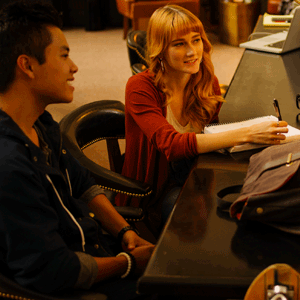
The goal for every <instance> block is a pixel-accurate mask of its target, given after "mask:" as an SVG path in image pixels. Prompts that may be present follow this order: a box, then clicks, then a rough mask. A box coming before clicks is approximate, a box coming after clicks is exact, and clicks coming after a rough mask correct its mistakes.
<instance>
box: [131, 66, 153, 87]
mask: <svg viewBox="0 0 300 300" xmlns="http://www.w3.org/2000/svg"><path fill="white" fill-rule="evenodd" d="M153 80H154V77H153V75H152V74H151V73H150V72H149V70H146V71H143V72H141V73H138V74H136V75H133V76H131V77H130V78H129V79H128V82H127V86H130V85H132V84H134V85H135V86H136V85H137V84H138V85H145V86H154V83H153Z"/></svg>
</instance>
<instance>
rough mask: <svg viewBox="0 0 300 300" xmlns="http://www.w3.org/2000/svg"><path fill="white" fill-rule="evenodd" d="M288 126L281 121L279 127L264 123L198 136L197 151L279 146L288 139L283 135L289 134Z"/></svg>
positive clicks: (275, 124) (275, 123)
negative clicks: (256, 145)
mask: <svg viewBox="0 0 300 300" xmlns="http://www.w3.org/2000/svg"><path fill="white" fill-rule="evenodd" d="M287 125H288V124H287V122H285V121H280V122H279V126H277V122H263V123H260V124H255V125H252V126H250V127H245V128H239V129H235V130H230V131H226V132H220V133H214V134H197V135H196V139H197V151H198V153H199V154H200V153H206V152H211V151H215V150H218V149H222V148H229V147H233V146H235V145H240V144H244V143H256V144H268V145H278V144H280V141H282V140H285V138H286V137H285V135H284V134H283V133H287V132H288V128H287V127H286V126H287Z"/></svg>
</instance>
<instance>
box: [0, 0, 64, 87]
mask: <svg viewBox="0 0 300 300" xmlns="http://www.w3.org/2000/svg"><path fill="white" fill-rule="evenodd" d="M47 26H56V27H59V28H61V27H62V21H61V18H60V16H59V14H58V12H57V11H56V10H55V8H54V7H53V6H52V5H51V4H50V3H49V2H46V1H42V0H40V1H33V0H30V1H28V0H27V1H24V0H17V1H14V2H12V3H10V4H8V5H7V6H5V7H4V8H3V9H2V10H1V11H0V93H4V92H6V91H7V90H8V89H9V87H10V85H11V84H12V82H13V81H14V79H15V70H16V62H17V58H18V57H19V56H20V55H22V54H26V55H28V56H30V57H34V58H36V59H37V61H38V62H39V63H40V64H43V63H44V62H45V49H46V47H47V46H49V45H50V44H51V42H52V36H51V33H50V32H49V30H48V29H47Z"/></svg>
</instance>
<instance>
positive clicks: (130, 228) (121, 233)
mask: <svg viewBox="0 0 300 300" xmlns="http://www.w3.org/2000/svg"><path fill="white" fill-rule="evenodd" d="M129 230H132V231H134V232H135V233H136V234H137V235H140V234H139V232H138V231H137V230H136V229H135V228H134V227H132V226H125V227H123V228H122V229H121V230H120V231H119V233H118V236H117V239H118V241H119V242H120V243H122V240H123V236H124V234H125V232H127V231H129Z"/></svg>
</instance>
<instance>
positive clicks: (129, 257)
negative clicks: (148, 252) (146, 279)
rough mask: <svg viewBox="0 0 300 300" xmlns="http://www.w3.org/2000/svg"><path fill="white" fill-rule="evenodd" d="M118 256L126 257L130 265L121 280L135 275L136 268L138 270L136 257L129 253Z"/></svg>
mask: <svg viewBox="0 0 300 300" xmlns="http://www.w3.org/2000/svg"><path fill="white" fill-rule="evenodd" d="M118 256H125V257H126V259H127V263H128V265H127V270H126V272H125V274H123V275H122V276H121V278H122V279H123V278H126V277H128V276H129V275H131V274H132V273H134V271H135V268H136V260H135V257H134V256H133V255H132V254H131V253H128V252H121V253H119V254H118V255H117V257H118Z"/></svg>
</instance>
